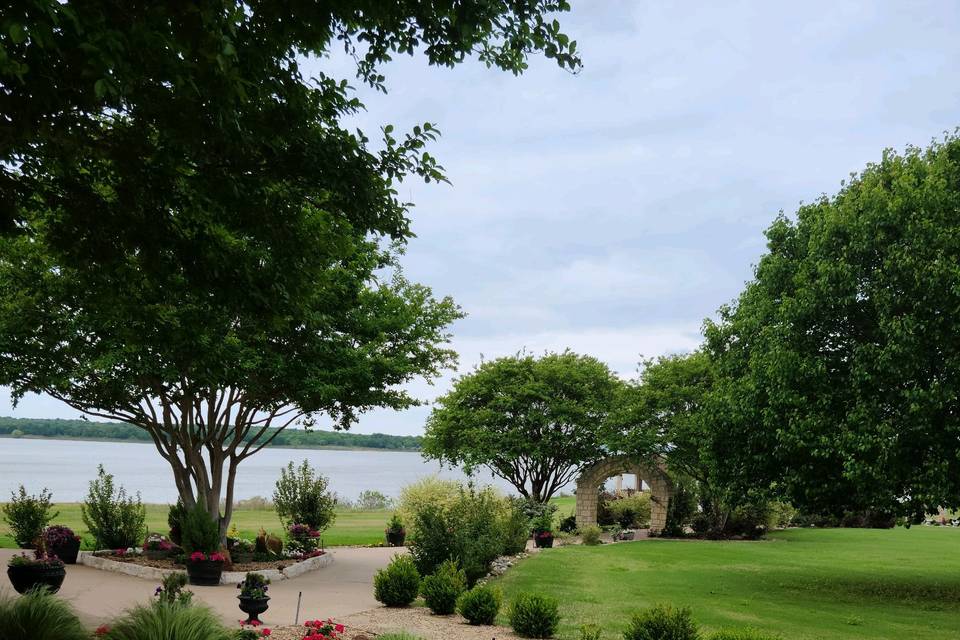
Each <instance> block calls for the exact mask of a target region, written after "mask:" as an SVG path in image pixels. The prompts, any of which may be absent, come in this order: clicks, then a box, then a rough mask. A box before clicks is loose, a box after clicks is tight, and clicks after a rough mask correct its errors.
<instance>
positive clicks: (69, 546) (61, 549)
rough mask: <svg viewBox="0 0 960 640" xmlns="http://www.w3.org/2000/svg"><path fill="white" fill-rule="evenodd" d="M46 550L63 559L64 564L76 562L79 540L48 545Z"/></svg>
mask: <svg viewBox="0 0 960 640" xmlns="http://www.w3.org/2000/svg"><path fill="white" fill-rule="evenodd" d="M47 552H48V553H50V554H51V555H55V556H57V557H58V558H60V559H61V560H63V562H64V564H77V554H78V553H79V552H80V541H79V540H70V541H68V542H65V543H64V544H60V545H56V546H50V547H49V548H48V549H47Z"/></svg>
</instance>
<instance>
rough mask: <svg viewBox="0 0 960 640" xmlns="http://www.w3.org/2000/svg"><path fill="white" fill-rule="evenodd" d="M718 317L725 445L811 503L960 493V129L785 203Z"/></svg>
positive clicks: (745, 478) (833, 507)
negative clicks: (751, 269) (793, 208)
mask: <svg viewBox="0 0 960 640" xmlns="http://www.w3.org/2000/svg"><path fill="white" fill-rule="evenodd" d="M767 238H768V241H769V245H768V246H769V252H768V253H767V254H766V255H765V256H763V258H762V259H761V260H760V262H759V264H758V265H757V268H756V273H755V278H754V280H753V281H752V282H750V283H749V284H748V285H747V288H746V290H745V291H744V292H743V293H742V295H741V296H740V298H739V299H738V300H737V302H736V304H735V305H734V306H732V307H729V308H725V309H723V310H722V311H721V314H720V319H719V321H718V322H717V323H708V326H707V344H708V348H709V350H710V352H711V354H712V355H713V357H714V359H715V361H716V363H717V369H716V372H717V379H716V386H715V392H714V393H712V394H711V401H710V402H709V403H708V404H709V405H710V409H709V410H710V412H711V420H713V422H714V424H715V430H716V438H715V440H714V442H713V447H714V455H715V456H716V458H717V459H718V460H722V461H723V462H724V464H723V465H721V466H720V467H719V470H720V472H721V473H723V474H724V476H725V481H729V482H730V483H731V484H732V486H738V487H739V488H740V490H741V491H749V490H751V489H759V490H763V491H767V492H773V493H777V494H780V495H783V496H785V497H786V498H788V499H789V500H790V501H791V502H792V503H794V504H795V505H797V506H799V507H801V508H805V509H809V510H814V511H834V512H835V511H841V510H843V509H864V508H866V509H880V510H884V511H888V512H899V513H908V514H913V515H919V514H922V513H923V512H930V511H934V510H936V509H937V507H939V506H944V507H958V506H960V400H958V393H960V341H958V339H957V336H958V335H960V314H958V310H960V139H958V138H957V137H955V136H949V137H947V138H945V139H944V140H943V141H942V142H936V143H934V144H931V146H929V147H928V148H926V149H917V148H910V149H908V150H907V151H906V152H905V153H902V154H898V153H894V152H890V151H888V152H886V153H884V155H883V158H882V159H881V160H880V162H879V163H877V164H873V165H869V166H868V167H867V168H866V169H865V170H864V171H863V172H862V173H860V174H859V175H854V176H853V177H852V178H851V179H850V180H849V181H848V182H847V183H846V184H845V185H844V186H843V188H842V189H841V190H840V192H839V193H837V194H836V195H835V196H832V197H826V196H825V197H822V198H820V199H818V200H817V201H815V202H813V203H811V204H808V205H804V206H802V207H801V208H800V209H799V211H798V212H797V215H796V216H795V217H793V218H788V217H785V216H781V217H779V218H778V219H777V220H776V222H774V224H773V225H772V226H771V227H770V229H769V230H768V231H767Z"/></svg>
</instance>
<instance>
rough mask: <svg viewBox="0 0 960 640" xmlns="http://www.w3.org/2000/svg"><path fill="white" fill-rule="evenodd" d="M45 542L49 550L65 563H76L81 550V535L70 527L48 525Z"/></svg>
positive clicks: (44, 532)
mask: <svg viewBox="0 0 960 640" xmlns="http://www.w3.org/2000/svg"><path fill="white" fill-rule="evenodd" d="M43 544H44V545H46V549H47V552H48V553H49V554H50V555H52V556H56V557H58V558H60V559H61V560H63V562H64V564H76V563H77V554H78V553H79V552H80V536H78V535H76V534H75V533H74V532H73V530H72V529H71V528H70V527H64V526H62V525H59V524H55V525H53V526H50V527H47V528H46V529H45V530H44V531H43Z"/></svg>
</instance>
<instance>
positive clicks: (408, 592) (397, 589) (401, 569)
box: [373, 555, 420, 607]
mask: <svg viewBox="0 0 960 640" xmlns="http://www.w3.org/2000/svg"><path fill="white" fill-rule="evenodd" d="M418 593H420V574H419V573H418V572H417V567H416V565H415V564H414V563H413V559H411V558H410V556H405V555H404V556H401V555H397V556H394V557H393V560H391V561H390V564H389V565H387V567H386V568H384V569H380V570H379V571H377V575H375V576H374V577H373V597H374V598H376V599H377V602H382V603H383V604H385V605H386V606H388V607H407V606H410V603H412V602H413V601H414V600H416V599H417V594H418Z"/></svg>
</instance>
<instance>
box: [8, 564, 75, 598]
mask: <svg viewBox="0 0 960 640" xmlns="http://www.w3.org/2000/svg"><path fill="white" fill-rule="evenodd" d="M66 576H67V570H66V569H64V568H63V566H62V565H61V566H59V567H51V566H47V565H22V566H18V567H7V577H8V578H10V583H11V584H12V585H13V588H14V589H15V590H16V591H17V593H26V592H27V591H29V590H30V589H33V588H34V587H38V586H43V587H46V588H48V589H50V593H56V592H57V591H60V585H62V584H63V579H64V578H65V577H66Z"/></svg>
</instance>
